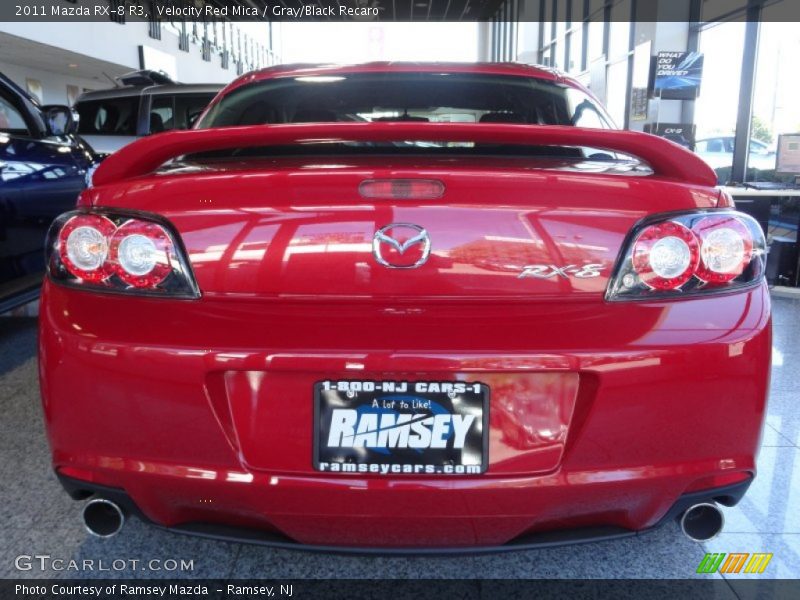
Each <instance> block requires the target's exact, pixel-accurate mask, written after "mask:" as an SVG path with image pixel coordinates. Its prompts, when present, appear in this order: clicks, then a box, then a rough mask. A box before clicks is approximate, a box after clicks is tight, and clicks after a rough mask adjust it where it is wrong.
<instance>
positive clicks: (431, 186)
mask: <svg viewBox="0 0 800 600" xmlns="http://www.w3.org/2000/svg"><path fill="white" fill-rule="evenodd" d="M358 192H359V194H361V196H363V197H364V198H375V199H387V200H433V199H435V198H441V197H442V195H443V194H444V184H443V183H442V182H441V181H439V180H438V179H367V180H366V181H362V182H361V185H359V186H358Z"/></svg>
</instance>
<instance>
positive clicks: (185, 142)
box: [93, 122, 717, 186]
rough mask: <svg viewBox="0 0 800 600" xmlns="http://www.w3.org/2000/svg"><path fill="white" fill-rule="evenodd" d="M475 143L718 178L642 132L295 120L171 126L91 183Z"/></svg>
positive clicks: (113, 161) (692, 179)
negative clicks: (308, 149)
mask: <svg viewBox="0 0 800 600" xmlns="http://www.w3.org/2000/svg"><path fill="white" fill-rule="evenodd" d="M411 140H416V141H431V142H476V143H490V144H519V145H537V146H587V147H591V148H599V149H604V150H608V151H611V152H619V153H622V154H628V155H630V156H635V157H637V158H639V159H641V160H643V161H645V162H646V163H648V164H649V165H650V167H651V168H652V169H653V171H654V173H655V174H656V175H659V176H661V177H666V178H670V179H676V180H679V181H683V182H686V183H695V184H699V185H706V186H715V185H716V184H717V176H716V174H715V173H714V171H713V169H711V167H709V166H708V165H707V164H706V163H705V162H703V160H702V159H701V158H699V157H698V156H697V155H695V154H694V153H692V152H690V151H689V150H686V149H685V148H682V147H681V146H679V145H678V144H675V143H673V142H670V141H668V140H665V139H663V138H660V137H656V136H654V135H650V134H647V133H639V132H635V131H614V130H606V129H585V128H581V127H569V126H562V125H557V126H556V125H517V124H499V123H492V124H488V123H486V124H480V123H399V122H388V123H302V124H291V125H254V126H248V127H221V128H217V129H193V130H189V131H172V132H167V133H161V134H158V135H155V136H152V137H147V138H142V139H140V140H137V141H135V142H133V143H132V144H130V145H128V146H125V147H124V148H122V149H121V150H119V151H117V152H116V153H114V154H112V155H111V156H109V157H108V158H107V159H106V160H105V161H103V162H102V163H101V164H100V167H99V168H98V169H97V171H96V172H95V174H94V177H93V182H94V184H95V185H98V186H100V185H107V184H110V183H115V182H119V181H123V180H126V179H130V178H133V177H139V176H141V175H146V174H148V173H151V172H152V171H154V170H155V169H157V168H158V167H160V166H161V165H163V164H164V163H165V162H167V161H168V160H170V159H173V158H177V157H178V156H182V155H184V154H190V153H196V152H210V151H214V150H225V149H229V148H231V149H232V148H247V147H257V146H281V145H295V144H312V143H315V144H316V143H326V142H327V143H335V142H398V141H411Z"/></svg>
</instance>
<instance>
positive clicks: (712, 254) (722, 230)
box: [692, 215, 753, 283]
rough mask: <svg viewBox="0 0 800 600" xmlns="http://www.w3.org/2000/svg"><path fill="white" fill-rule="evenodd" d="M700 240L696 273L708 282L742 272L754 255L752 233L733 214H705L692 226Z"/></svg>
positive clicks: (726, 278)
mask: <svg viewBox="0 0 800 600" xmlns="http://www.w3.org/2000/svg"><path fill="white" fill-rule="evenodd" d="M692 231H693V232H694V233H695V235H697V237H698V239H699V240H700V257H701V259H702V260H701V261H700V266H699V268H698V270H697V276H698V277H699V278H700V279H702V280H703V281H707V282H709V283H725V282H728V281H731V280H733V279H736V278H737V277H738V276H739V275H741V274H742V271H744V269H745V267H747V265H748V264H749V263H750V259H751V258H752V256H753V237H752V236H751V235H750V231H749V230H748V229H747V227H745V226H744V225H743V224H742V222H741V221H739V220H738V219H737V218H736V217H733V216H730V215H727V216H724V217H723V216H713V217H706V218H704V219H702V220H700V221H698V222H697V223H696V224H694V225H693V226H692Z"/></svg>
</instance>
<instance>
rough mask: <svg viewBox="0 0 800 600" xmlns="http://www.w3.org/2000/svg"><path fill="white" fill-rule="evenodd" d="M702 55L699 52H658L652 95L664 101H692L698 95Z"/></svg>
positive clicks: (701, 72) (701, 71) (701, 73)
mask: <svg viewBox="0 0 800 600" xmlns="http://www.w3.org/2000/svg"><path fill="white" fill-rule="evenodd" d="M702 78H703V55H702V54H701V53H700V52H659V53H658V55H657V56H656V77H655V85H654V94H655V95H656V96H657V97H659V98H663V99H664V100H694V99H695V98H697V95H698V94H699V93H700V81H701V80H702Z"/></svg>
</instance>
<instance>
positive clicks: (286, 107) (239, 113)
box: [187, 73, 617, 160]
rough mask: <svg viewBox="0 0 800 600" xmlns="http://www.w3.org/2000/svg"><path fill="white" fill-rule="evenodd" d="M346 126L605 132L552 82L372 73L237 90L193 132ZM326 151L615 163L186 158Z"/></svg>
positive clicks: (573, 93)
mask: <svg viewBox="0 0 800 600" xmlns="http://www.w3.org/2000/svg"><path fill="white" fill-rule="evenodd" d="M347 121H349V122H386V121H400V122H402V121H407V122H430V123H434V122H435V123H517V124H539V125H575V126H580V127H594V128H602V129H608V128H612V127H613V124H612V122H611V119H610V118H609V117H608V115H607V113H606V112H605V110H604V109H603V108H602V107H601V106H599V105H598V104H597V103H596V102H594V101H593V100H592V99H591V98H590V97H589V96H588V95H587V94H585V93H584V92H582V91H580V90H578V89H576V88H573V87H570V86H567V85H564V84H561V83H557V82H551V81H544V80H541V79H536V78H532V77H519V76H495V75H481V74H472V73H466V74H461V73H447V74H440V73H376V74H352V75H350V74H344V75H330V76H306V77H280V78H275V79H268V80H265V81H260V82H256V83H251V84H247V85H243V86H242V87H240V88H237V89H234V90H233V91H232V92H230V93H229V94H226V95H225V96H224V97H222V98H221V99H220V100H219V102H217V103H216V104H215V105H214V106H212V107H211V109H210V110H209V111H208V113H207V114H206V115H205V116H204V117H203V119H202V120H201V122H200V123H199V124H198V128H210V127H232V126H237V125H264V124H278V123H328V122H347ZM332 153H335V154H348V155H353V154H355V155H375V154H404V153H409V154H420V153H424V154H437V155H441V154H447V155H471V154H494V155H528V156H530V155H533V156H553V157H574V158H586V157H589V158H593V159H594V158H597V159H601V160H614V159H615V158H617V157H616V156H612V155H610V154H608V153H604V152H598V151H597V150H593V149H590V148H563V147H557V148H556V147H542V146H531V147H523V146H520V145H501V144H486V143H480V144H475V143H469V142H466V143H465V142H435V141H405V142H383V143H374V142H342V143H337V144H324V145H322V144H303V145H296V146H283V147H277V146H276V147H261V148H236V149H231V150H222V151H215V152H208V153H202V154H195V155H192V156H191V157H187V158H188V159H190V160H200V159H212V158H226V157H259V156H286V155H310V154H311V155H314V154H326V155H329V154H332Z"/></svg>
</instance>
